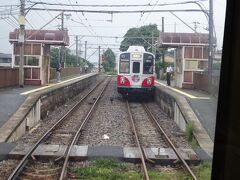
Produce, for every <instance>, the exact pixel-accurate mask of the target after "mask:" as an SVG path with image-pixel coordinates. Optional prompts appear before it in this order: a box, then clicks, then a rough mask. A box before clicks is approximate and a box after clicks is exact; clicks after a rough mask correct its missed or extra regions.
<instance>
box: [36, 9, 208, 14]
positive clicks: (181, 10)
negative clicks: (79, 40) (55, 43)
mask: <svg viewBox="0 0 240 180" xmlns="http://www.w3.org/2000/svg"><path fill="white" fill-rule="evenodd" d="M32 10H35V11H43V10H47V11H64V12H81V13H95V14H121V13H125V14H132V13H148V12H155V13H157V12H170V11H171V12H203V13H208V10H200V9H157V10H87V9H86V10H83V9H75V10H74V9H64V8H62V9H60V8H45V9H44V8H32Z"/></svg>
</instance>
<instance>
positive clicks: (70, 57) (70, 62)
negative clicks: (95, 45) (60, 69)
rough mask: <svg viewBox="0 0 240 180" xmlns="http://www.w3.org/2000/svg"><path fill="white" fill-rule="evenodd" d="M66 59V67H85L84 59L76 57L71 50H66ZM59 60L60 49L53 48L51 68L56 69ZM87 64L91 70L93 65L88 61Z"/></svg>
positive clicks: (51, 51)
mask: <svg viewBox="0 0 240 180" xmlns="http://www.w3.org/2000/svg"><path fill="white" fill-rule="evenodd" d="M65 57H66V62H65V65H66V67H84V61H85V60H84V59H83V58H80V57H78V59H77V57H76V55H74V54H72V53H71V50H70V49H68V48H66V50H65ZM58 59H59V49H58V48H51V50H50V66H51V67H52V68H55V67H56V65H57V62H58ZM86 64H87V65H88V67H89V68H92V67H93V64H92V63H90V62H89V61H86Z"/></svg>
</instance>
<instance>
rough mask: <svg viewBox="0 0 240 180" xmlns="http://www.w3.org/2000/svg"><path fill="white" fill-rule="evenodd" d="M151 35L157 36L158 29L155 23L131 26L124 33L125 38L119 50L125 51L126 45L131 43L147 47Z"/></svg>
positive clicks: (149, 43)
mask: <svg viewBox="0 0 240 180" xmlns="http://www.w3.org/2000/svg"><path fill="white" fill-rule="evenodd" d="M152 36H153V37H158V36H159V30H158V28H157V25H156V24H149V25H145V26H141V27H139V28H131V29H129V30H128V31H127V33H126V34H125V35H124V37H125V38H124V40H123V41H122V42H121V46H120V50H121V51H126V50H127V49H128V47H129V46H131V45H139V46H144V48H145V49H147V48H148V47H150V46H151V44H152ZM129 37H139V38H129ZM144 37H145V38H144ZM146 37H147V38H146ZM154 43H155V42H154ZM149 50H150V51H151V50H152V49H151V48H150V49H149Z"/></svg>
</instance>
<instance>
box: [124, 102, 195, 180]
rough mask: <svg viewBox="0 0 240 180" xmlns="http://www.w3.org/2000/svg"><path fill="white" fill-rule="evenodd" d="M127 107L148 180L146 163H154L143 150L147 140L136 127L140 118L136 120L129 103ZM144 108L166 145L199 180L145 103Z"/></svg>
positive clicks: (145, 177) (192, 175)
mask: <svg viewBox="0 0 240 180" xmlns="http://www.w3.org/2000/svg"><path fill="white" fill-rule="evenodd" d="M126 105H127V109H128V114H129V119H130V123H131V126H132V131H133V134H134V137H135V141H136V144H137V147H138V149H139V152H140V158H141V163H142V168H143V173H144V179H146V180H148V179H149V175H148V170H147V166H146V162H147V161H150V162H151V163H152V161H151V160H149V159H146V155H145V152H144V149H143V147H146V142H145V145H143V144H144V141H146V140H147V139H146V138H145V139H144V138H142V137H140V136H142V135H141V132H139V131H140V128H137V125H136V122H138V120H139V118H138V119H137V118H136V117H137V116H135V118H136V119H135V118H134V115H133V114H134V113H133V110H131V107H130V105H129V102H128V101H126ZM142 107H143V109H144V111H145V113H146V114H147V115H148V119H149V120H150V121H151V122H152V124H154V125H155V128H156V129H157V130H158V131H159V133H160V134H161V135H162V137H163V138H162V139H164V141H165V143H166V144H168V145H169V146H170V147H171V148H172V149H173V151H174V152H175V154H176V156H177V157H178V159H179V160H180V161H181V162H182V164H183V166H184V170H186V171H187V172H188V173H189V174H190V176H191V177H192V178H193V179H194V180H197V177H196V176H195V174H194V173H193V172H192V170H191V168H190V167H189V166H188V164H187V163H186V161H185V160H184V159H183V157H182V155H181V154H180V152H179V151H178V150H177V148H176V147H175V146H174V144H173V143H172V141H171V139H170V138H169V137H168V136H167V134H166V133H165V132H164V130H163V128H162V127H161V126H160V124H159V123H158V121H157V120H156V118H155V117H154V115H153V114H152V112H151V110H150V109H149V107H148V106H147V105H146V104H145V103H142ZM141 118H145V117H141ZM145 122H146V120H145ZM147 123H148V122H146V124H147ZM144 127H146V126H144ZM152 131H153V130H151V131H150V132H152ZM151 134H152V133H151ZM151 134H150V135H149V136H148V138H152V137H151ZM155 137H156V136H155ZM160 141H161V139H160ZM150 142H152V140H150ZM154 142H155V140H154ZM161 146H165V145H161Z"/></svg>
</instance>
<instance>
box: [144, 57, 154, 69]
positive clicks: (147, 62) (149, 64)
mask: <svg viewBox="0 0 240 180" xmlns="http://www.w3.org/2000/svg"><path fill="white" fill-rule="evenodd" d="M143 74H153V56H152V55H148V54H144V59H143Z"/></svg>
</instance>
